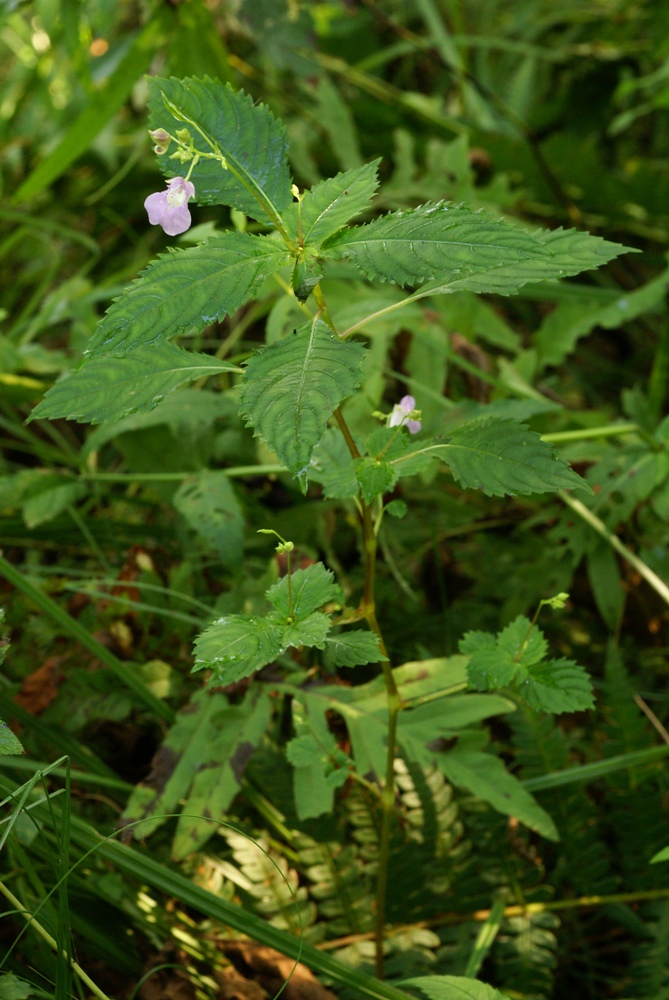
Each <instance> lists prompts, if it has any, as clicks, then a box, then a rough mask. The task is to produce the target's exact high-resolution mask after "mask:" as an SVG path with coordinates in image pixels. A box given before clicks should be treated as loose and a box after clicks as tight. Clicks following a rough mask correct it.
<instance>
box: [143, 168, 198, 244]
mask: <svg viewBox="0 0 669 1000" xmlns="http://www.w3.org/2000/svg"><path fill="white" fill-rule="evenodd" d="M194 197H195V186H194V185H193V184H191V182H190V181H187V180H185V179H184V178H183V177H173V178H172V180H171V181H169V183H168V185H167V191H157V192H156V194H150V195H149V197H148V198H147V199H146V201H145V202H144V208H145V209H146V210H147V212H148V213H149V222H150V223H151V225H152V226H162V227H163V229H164V230H165V232H166V233H167V235H168V236H178V235H179V233H185V232H186V230H187V229H189V228H190V223H191V218H190V212H189V211H188V199H189V198H194Z"/></svg>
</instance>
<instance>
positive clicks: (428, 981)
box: [399, 976, 508, 1000]
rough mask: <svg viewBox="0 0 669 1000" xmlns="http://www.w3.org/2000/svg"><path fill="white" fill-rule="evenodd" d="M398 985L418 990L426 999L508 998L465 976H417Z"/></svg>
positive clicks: (493, 999) (479, 999)
mask: <svg viewBox="0 0 669 1000" xmlns="http://www.w3.org/2000/svg"><path fill="white" fill-rule="evenodd" d="M399 985H400V986H402V987H404V986H408V987H409V989H416V990H420V991H421V993H422V994H423V995H424V996H426V997H427V998H428V1000H508V997H507V995H506V993H500V991H499V990H496V989H494V988H493V987H492V986H488V984H487V983H482V982H480V980H478V979H467V978H466V977H465V976H417V977H416V978H415V979H404V980H403V981H402V982H400V983H399Z"/></svg>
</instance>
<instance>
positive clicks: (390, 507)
mask: <svg viewBox="0 0 669 1000" xmlns="http://www.w3.org/2000/svg"><path fill="white" fill-rule="evenodd" d="M408 509H409V508H408V507H407V505H406V503H405V502H404V500H391V501H390V503H387V504H386V507H385V511H386V514H390V516H391V517H396V518H398V519H399V520H401V519H402V518H403V517H406V515H407V511H408Z"/></svg>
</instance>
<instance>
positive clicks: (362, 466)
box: [355, 458, 399, 504]
mask: <svg viewBox="0 0 669 1000" xmlns="http://www.w3.org/2000/svg"><path fill="white" fill-rule="evenodd" d="M355 472H356V476H357V479H358V482H359V484H360V490H361V492H362V495H363V497H364V500H365V503H368V504H369V503H371V502H372V500H374V499H375V498H376V497H379V496H383V494H384V493H389V492H390V490H392V488H393V486H394V485H395V483H396V482H397V480H398V478H399V472H398V470H397V468H396V467H395V466H393V465H391V464H390V462H380V461H378V460H377V459H375V458H362V459H360V461H359V462H357V463H356V470H355Z"/></svg>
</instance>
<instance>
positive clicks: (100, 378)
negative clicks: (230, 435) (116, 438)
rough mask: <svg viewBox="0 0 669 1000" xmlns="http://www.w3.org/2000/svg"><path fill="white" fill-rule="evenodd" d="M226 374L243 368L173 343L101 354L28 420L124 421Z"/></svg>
mask: <svg viewBox="0 0 669 1000" xmlns="http://www.w3.org/2000/svg"><path fill="white" fill-rule="evenodd" d="M225 371H239V369H238V368H236V367H235V366H234V365H231V364H229V362H227V361H218V359H217V358H215V357H210V356H209V355H208V354H195V353H194V352H192V351H185V350H183V348H181V347H177V346H176V344H170V343H156V344H152V345H144V346H142V347H138V348H137V349H136V350H134V351H131V352H128V353H125V352H124V353H122V354H106V355H98V356H97V357H94V358H93V359H92V360H91V361H89V362H88V363H87V364H84V366H83V367H82V368H80V369H79V371H77V372H74V374H72V375H68V376H66V377H65V378H63V379H61V380H60V381H59V382H56V384H55V385H54V386H53V387H52V388H51V389H49V391H48V392H47V394H46V396H45V397H44V399H43V400H42V402H41V403H40V404H39V405H38V406H36V407H35V409H34V410H33V411H32V413H31V414H30V417H29V419H30V420H36V419H39V418H44V419H49V420H53V419H55V418H57V417H65V418H66V419H67V420H80V421H82V422H90V423H94V424H97V423H100V422H101V421H103V420H120V419H121V418H122V417H125V416H126V415H127V414H129V413H134V412H135V411H137V410H151V409H153V408H154V407H155V406H157V405H158V403H160V401H161V400H162V399H164V397H165V396H166V395H168V393H170V392H173V391H174V390H175V389H177V388H178V387H179V386H180V385H183V384H184V383H185V382H193V381H194V380H195V379H198V378H203V377H204V376H207V375H216V374H218V373H219V372H225Z"/></svg>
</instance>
